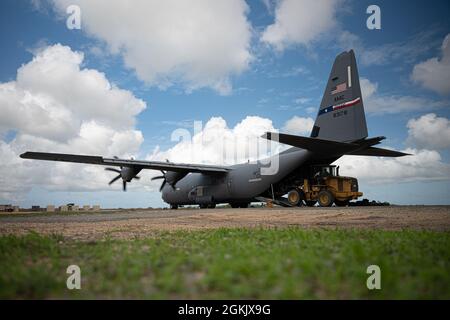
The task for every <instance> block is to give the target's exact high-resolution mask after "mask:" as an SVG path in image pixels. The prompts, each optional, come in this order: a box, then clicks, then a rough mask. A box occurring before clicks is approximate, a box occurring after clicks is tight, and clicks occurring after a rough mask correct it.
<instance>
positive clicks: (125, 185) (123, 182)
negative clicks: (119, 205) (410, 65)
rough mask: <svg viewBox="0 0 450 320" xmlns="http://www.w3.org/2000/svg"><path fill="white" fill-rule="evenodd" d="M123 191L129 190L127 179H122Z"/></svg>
mask: <svg viewBox="0 0 450 320" xmlns="http://www.w3.org/2000/svg"><path fill="white" fill-rule="evenodd" d="M122 188H123V191H127V182H126V181H125V180H123V181H122Z"/></svg>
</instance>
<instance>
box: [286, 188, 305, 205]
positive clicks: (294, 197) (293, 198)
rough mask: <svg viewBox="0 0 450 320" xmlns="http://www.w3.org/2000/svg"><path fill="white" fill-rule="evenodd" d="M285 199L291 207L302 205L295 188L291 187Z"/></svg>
mask: <svg viewBox="0 0 450 320" xmlns="http://www.w3.org/2000/svg"><path fill="white" fill-rule="evenodd" d="M287 199H288V202H289V204H290V205H291V206H293V207H296V206H301V205H302V196H301V195H300V192H298V190H297V189H292V190H291V191H289V193H288V196H287Z"/></svg>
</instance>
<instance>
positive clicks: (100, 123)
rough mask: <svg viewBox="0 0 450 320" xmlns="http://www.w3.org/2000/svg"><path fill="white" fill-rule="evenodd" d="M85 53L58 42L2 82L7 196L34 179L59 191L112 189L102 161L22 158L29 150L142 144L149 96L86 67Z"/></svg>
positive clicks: (0, 173)
mask: <svg viewBox="0 0 450 320" xmlns="http://www.w3.org/2000/svg"><path fill="white" fill-rule="evenodd" d="M82 62H83V54H82V53H80V52H75V51H72V50H71V49H70V48H69V47H67V46H62V45H60V44H56V45H53V46H48V47H45V48H42V49H41V50H39V51H38V52H37V53H36V55H35V57H34V58H33V59H32V60H31V61H30V62H28V63H26V64H24V65H23V66H22V67H20V68H19V69H18V71H17V79H16V80H14V81H10V82H6V83H0V106H1V107H0V108H1V114H2V116H1V117H0V135H1V136H3V137H5V136H6V134H8V133H10V134H11V133H12V136H11V137H10V138H9V139H3V140H0V158H1V159H2V165H1V166H0V185H1V187H0V199H7V200H15V199H18V198H20V197H21V196H23V195H24V194H25V193H26V192H27V191H28V190H30V189H31V188H32V187H33V186H34V185H39V186H43V187H46V188H48V189H52V190H76V191H79V190H101V189H107V188H108V185H107V182H108V181H109V180H110V179H111V178H112V177H111V175H110V174H109V173H106V172H105V171H104V170H103V169H104V168H102V167H96V166H89V165H81V164H68V163H57V162H41V161H32V160H22V159H21V158H19V155H20V154H21V153H22V152H25V151H46V152H61V153H81V154H93V155H105V156H113V155H117V156H122V157H129V156H131V155H133V154H135V153H137V152H138V151H139V147H140V145H141V143H142V142H143V136H142V133H141V132H140V131H138V130H136V129H135V128H134V124H135V118H136V116H137V115H138V114H139V113H140V112H141V111H142V110H144V109H145V107H146V103H145V102H144V101H142V100H140V99H138V98H136V97H135V96H134V95H133V94H132V93H131V92H130V91H127V90H122V89H120V88H117V87H116V86H114V85H113V84H111V83H110V82H109V81H108V80H107V79H106V77H105V75H104V74H103V73H101V72H98V71H97V70H94V69H86V68H82V67H81V65H82Z"/></svg>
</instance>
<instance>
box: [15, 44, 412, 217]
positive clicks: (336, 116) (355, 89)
mask: <svg viewBox="0 0 450 320" xmlns="http://www.w3.org/2000/svg"><path fill="white" fill-rule="evenodd" d="M263 137H264V138H265V139H268V140H273V141H278V142H280V143H283V144H287V145H290V146H291V148H289V149H287V150H285V151H283V152H281V153H279V154H277V155H274V156H272V157H270V158H269V159H265V160H264V161H255V162H249V163H242V164H236V165H232V166H218V165H203V164H184V163H172V162H159V161H143V160H126V159H119V158H106V157H102V156H90V155H75V154H58V153H44V152H25V153H23V154H21V155H20V157H21V158H24V159H36V160H51V161H65V162H78V163H86V164H95V165H105V166H113V168H111V167H108V168H106V170H109V171H113V172H116V173H117V174H118V175H117V176H116V177H115V178H114V179H112V180H111V181H110V182H109V183H110V184H111V183H113V182H115V181H116V180H119V179H122V183H123V190H124V191H125V190H126V184H127V182H130V181H131V180H132V179H138V178H139V177H138V176H137V174H138V173H139V172H140V171H141V170H144V169H153V170H160V171H161V172H162V175H161V176H158V177H154V178H153V179H161V180H162V184H161V187H160V191H161V192H162V198H163V200H164V201H165V202H166V203H168V204H169V205H170V207H171V208H172V209H176V208H178V206H182V205H200V207H201V208H213V207H215V205H216V204H219V203H230V204H231V206H232V207H247V206H248V205H249V203H250V202H253V201H257V200H258V199H261V197H263V198H264V197H266V198H272V199H275V198H279V197H281V196H283V195H285V194H286V193H288V192H289V191H290V190H292V189H293V188H298V186H299V185H301V184H302V181H304V178H307V176H308V175H311V172H310V168H311V167H314V166H316V165H329V164H331V163H333V162H334V161H336V160H337V159H339V158H340V157H342V156H343V155H358V156H382V157H400V156H405V155H407V154H406V153H402V152H399V151H394V150H388V149H381V148H377V147H374V145H377V144H379V143H380V142H381V141H382V140H383V139H385V137H374V138H367V137H368V133H367V125H366V118H365V114H364V105H363V99H362V96H361V89H360V84H359V75H358V70H357V66H356V59H355V54H354V52H353V50H350V51H348V52H343V53H341V54H339V55H338V56H337V57H336V59H335V61H334V64H333V67H332V69H331V73H330V76H329V79H328V83H327V86H326V88H325V93H324V95H323V98H322V102H321V104H320V108H319V111H318V113H317V118H316V120H315V123H314V127H313V128H312V131H311V135H310V137H302V136H296V135H290V134H284V133H271V132H268V133H266V134H265V135H264V136H263ZM273 161H277V163H278V168H277V171H276V172H275V173H273V174H263V173H262V169H263V168H265V166H266V165H267V164H268V163H272V162H273ZM116 167H117V168H118V169H116Z"/></svg>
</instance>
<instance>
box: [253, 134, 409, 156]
mask: <svg viewBox="0 0 450 320" xmlns="http://www.w3.org/2000/svg"><path fill="white" fill-rule="evenodd" d="M262 137H263V138H265V139H267V140H272V141H276V142H280V143H284V144H288V145H290V146H293V147H297V148H301V149H306V150H309V151H311V152H314V153H316V154H321V155H327V156H336V155H338V156H342V155H344V154H349V155H355V156H378V157H402V156H408V155H410V154H408V153H403V152H399V151H394V150H389V149H381V148H375V147H371V146H372V145H374V144H378V143H380V141H381V140H384V139H385V138H384V137H376V138H369V139H363V140H359V141H357V142H352V143H347V142H338V141H332V140H324V139H319V138H308V137H301V136H294V135H291V134H285V133H273V132H267V133H266V134H264V135H263V136H262Z"/></svg>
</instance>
